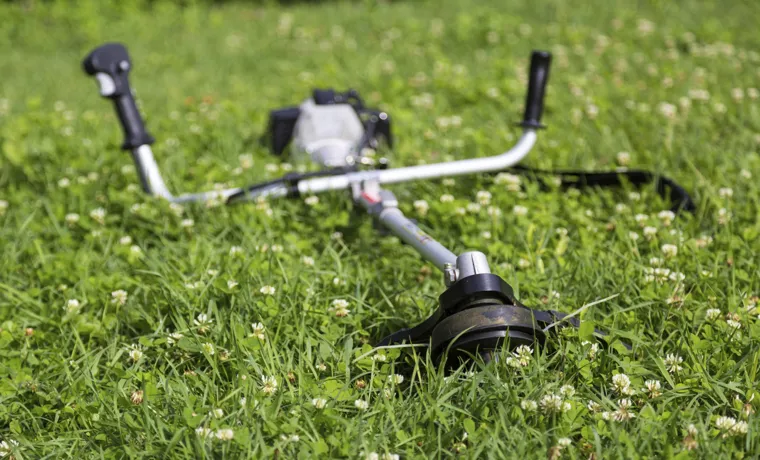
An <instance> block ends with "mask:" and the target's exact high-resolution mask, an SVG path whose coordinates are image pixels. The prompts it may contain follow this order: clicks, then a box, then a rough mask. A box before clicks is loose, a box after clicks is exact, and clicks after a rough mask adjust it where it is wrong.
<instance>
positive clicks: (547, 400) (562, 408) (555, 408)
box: [538, 394, 572, 414]
mask: <svg viewBox="0 0 760 460" xmlns="http://www.w3.org/2000/svg"><path fill="white" fill-rule="evenodd" d="M538 404H539V405H540V406H541V409H542V410H543V411H544V412H547V413H550V414H551V413H558V412H567V411H568V410H570V409H571V408H572V407H567V406H568V405H569V403H566V402H565V401H563V400H562V397H561V396H560V395H555V394H547V395H544V397H542V398H541V401H540V402H539V403H538Z"/></svg>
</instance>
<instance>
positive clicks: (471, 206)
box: [467, 203, 482, 214]
mask: <svg viewBox="0 0 760 460" xmlns="http://www.w3.org/2000/svg"><path fill="white" fill-rule="evenodd" d="M481 209H482V207H481V206H480V204H478V203H467V212H469V213H472V214H477V213H479V212H480V210H481Z"/></svg>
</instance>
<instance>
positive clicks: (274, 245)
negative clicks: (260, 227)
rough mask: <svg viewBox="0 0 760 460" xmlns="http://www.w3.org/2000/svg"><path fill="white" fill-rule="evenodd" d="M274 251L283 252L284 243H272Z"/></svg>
mask: <svg viewBox="0 0 760 460" xmlns="http://www.w3.org/2000/svg"><path fill="white" fill-rule="evenodd" d="M271 249H272V252H282V249H283V248H282V245H281V244H273V245H272V248H271Z"/></svg>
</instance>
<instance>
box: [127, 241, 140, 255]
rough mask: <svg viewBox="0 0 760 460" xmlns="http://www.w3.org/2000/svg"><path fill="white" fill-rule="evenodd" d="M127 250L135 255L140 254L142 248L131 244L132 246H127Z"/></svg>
mask: <svg viewBox="0 0 760 460" xmlns="http://www.w3.org/2000/svg"><path fill="white" fill-rule="evenodd" d="M129 252H130V253H132V254H134V255H136V256H139V255H140V254H142V249H141V248H140V246H138V245H136V244H133V245H132V246H130V247H129Z"/></svg>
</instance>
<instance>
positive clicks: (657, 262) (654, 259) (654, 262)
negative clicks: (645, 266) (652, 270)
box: [649, 257, 662, 267]
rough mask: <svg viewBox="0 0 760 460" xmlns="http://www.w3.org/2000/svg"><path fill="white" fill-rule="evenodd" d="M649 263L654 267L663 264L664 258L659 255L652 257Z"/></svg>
mask: <svg viewBox="0 0 760 460" xmlns="http://www.w3.org/2000/svg"><path fill="white" fill-rule="evenodd" d="M649 265H651V266H653V267H659V266H660V265H662V259H660V258H659V257H650V258H649Z"/></svg>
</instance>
